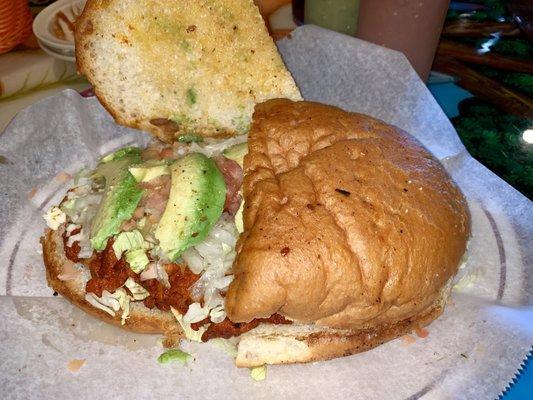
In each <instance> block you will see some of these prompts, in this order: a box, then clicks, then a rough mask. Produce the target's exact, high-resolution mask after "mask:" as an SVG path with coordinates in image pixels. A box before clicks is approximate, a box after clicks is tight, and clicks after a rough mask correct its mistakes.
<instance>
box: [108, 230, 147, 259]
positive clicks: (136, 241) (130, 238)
mask: <svg viewBox="0 0 533 400" xmlns="http://www.w3.org/2000/svg"><path fill="white" fill-rule="evenodd" d="M148 248H150V243H148V242H146V241H145V240H144V238H143V235H142V234H141V232H139V231H138V230H136V229H135V230H133V231H130V232H121V233H119V234H118V235H117V236H116V237H115V241H114V242H113V251H114V252H115V256H116V257H117V260H119V259H120V257H122V253H124V252H125V251H129V250H136V249H143V250H148Z"/></svg>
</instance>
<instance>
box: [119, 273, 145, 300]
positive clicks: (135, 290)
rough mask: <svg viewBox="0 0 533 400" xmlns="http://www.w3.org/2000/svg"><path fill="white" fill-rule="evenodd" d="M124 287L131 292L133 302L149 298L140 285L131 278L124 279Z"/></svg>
mask: <svg viewBox="0 0 533 400" xmlns="http://www.w3.org/2000/svg"><path fill="white" fill-rule="evenodd" d="M124 286H126V287H127V288H128V289H129V291H130V292H131V294H132V297H133V300H144V299H146V298H147V297H148V296H150V293H148V290H146V289H145V288H143V287H142V286H141V285H139V284H138V283H137V282H135V281H134V280H133V279H132V278H128V279H126V282H124Z"/></svg>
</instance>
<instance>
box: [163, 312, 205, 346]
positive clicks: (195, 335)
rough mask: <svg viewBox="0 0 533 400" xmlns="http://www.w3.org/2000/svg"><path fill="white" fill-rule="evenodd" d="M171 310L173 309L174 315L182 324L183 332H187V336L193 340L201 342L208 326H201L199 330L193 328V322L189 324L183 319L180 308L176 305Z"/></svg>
mask: <svg viewBox="0 0 533 400" xmlns="http://www.w3.org/2000/svg"><path fill="white" fill-rule="evenodd" d="M170 311H172V314H174V317H175V318H176V320H177V321H178V323H179V324H180V326H181V329H183V333H184V334H185V337H186V338H187V339H189V340H191V341H193V342H201V341H202V335H203V334H204V332H205V331H206V330H207V327H206V326H201V327H200V328H199V329H198V330H197V331H195V330H194V329H192V328H191V324H188V323H186V322H184V321H183V315H181V314H180V313H179V312H178V310H176V309H175V308H174V307H170Z"/></svg>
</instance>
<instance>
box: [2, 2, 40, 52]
mask: <svg viewBox="0 0 533 400" xmlns="http://www.w3.org/2000/svg"><path fill="white" fill-rule="evenodd" d="M31 24H32V16H31V12H30V6H29V5H28V0H0V54H1V53H6V52H8V51H9V50H11V49H12V48H14V47H15V46H16V45H18V44H20V43H22V42H23V41H24V40H26V38H27V37H28V36H30V35H31Z"/></svg>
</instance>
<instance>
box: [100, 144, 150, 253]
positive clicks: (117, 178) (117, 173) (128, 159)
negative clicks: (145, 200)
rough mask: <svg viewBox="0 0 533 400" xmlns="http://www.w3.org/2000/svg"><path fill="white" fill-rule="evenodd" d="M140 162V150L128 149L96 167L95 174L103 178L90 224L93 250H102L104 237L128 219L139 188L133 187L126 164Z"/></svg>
mask: <svg viewBox="0 0 533 400" xmlns="http://www.w3.org/2000/svg"><path fill="white" fill-rule="evenodd" d="M119 152H120V150H119ZM117 153H118V152H117ZM108 157H109V156H108ZM140 162H141V155H140V149H138V151H131V150H130V151H129V152H127V153H124V152H123V153H122V154H120V155H119V156H118V157H114V158H113V157H111V161H107V162H105V161H104V162H102V163H101V164H100V165H99V166H98V167H97V168H96V171H95V173H96V174H97V175H102V176H103V177H104V178H105V189H104V196H103V199H102V202H101V203H100V206H99V207H98V211H97V212H96V215H95V217H94V219H93V222H92V225H91V245H92V247H93V249H94V250H103V249H104V248H105V247H106V244H107V239H108V238H109V237H111V236H113V235H115V234H117V233H119V231H120V225H122V222H124V221H125V220H128V219H130V218H131V216H132V215H133V212H134V211H135V209H136V208H137V204H138V203H139V200H140V199H141V197H142V194H143V190H142V189H141V188H139V187H138V186H137V181H136V180H135V178H134V177H133V175H132V174H131V173H130V172H129V171H128V167H129V166H130V165H132V164H138V163H140Z"/></svg>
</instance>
